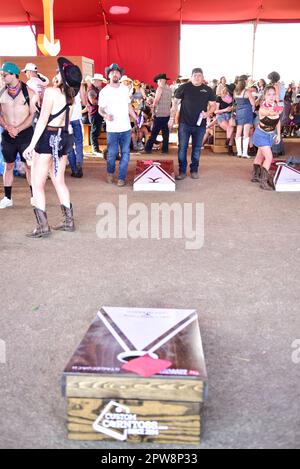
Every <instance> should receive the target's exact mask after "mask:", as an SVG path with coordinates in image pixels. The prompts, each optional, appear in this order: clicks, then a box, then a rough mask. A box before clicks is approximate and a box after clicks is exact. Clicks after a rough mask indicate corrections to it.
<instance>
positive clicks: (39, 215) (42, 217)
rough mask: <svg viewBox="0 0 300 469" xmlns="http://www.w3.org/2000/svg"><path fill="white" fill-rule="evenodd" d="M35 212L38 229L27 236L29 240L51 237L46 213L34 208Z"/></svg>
mask: <svg viewBox="0 0 300 469" xmlns="http://www.w3.org/2000/svg"><path fill="white" fill-rule="evenodd" d="M33 211H34V214H35V217H36V221H37V227H36V228H35V230H33V231H32V233H28V234H27V235H26V236H27V237H28V238H47V237H48V236H50V234H51V230H50V226H49V224H48V219H47V214H46V212H44V211H43V210H40V209H39V208H34V209H33Z"/></svg>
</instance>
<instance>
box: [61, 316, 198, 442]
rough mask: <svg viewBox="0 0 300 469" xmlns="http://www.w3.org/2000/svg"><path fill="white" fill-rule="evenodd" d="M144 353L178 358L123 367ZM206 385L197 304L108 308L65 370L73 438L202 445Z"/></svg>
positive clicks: (68, 416)
mask: <svg viewBox="0 0 300 469" xmlns="http://www.w3.org/2000/svg"><path fill="white" fill-rule="evenodd" d="M145 354H147V357H146V356H145ZM141 356H144V357H143V359H142V360H145V359H146V358H147V359H148V360H150V361H151V362H152V363H153V362H155V363H156V361H159V360H157V359H160V360H161V359H163V360H168V361H169V362H171V364H170V367H169V368H167V369H162V371H160V372H159V373H158V374H155V375H153V376H150V377H147V378H145V377H143V376H140V375H138V374H136V373H132V372H129V371H125V370H124V369H122V366H123V365H124V364H125V363H126V362H128V361H129V362H130V366H132V365H133V364H134V363H135V361H134V359H135V358H136V357H141ZM130 359H133V360H131V361H130ZM206 385H207V374H206V367H205V360H204V354H203V348H202V341H201V335H200V330H199V324H198V315H197V312H196V311H195V310H176V309H137V308H113V307H103V308H101V310H100V311H99V313H98V315H97V318H96V320H95V321H94V322H93V323H92V325H91V326H90V328H89V329H88V331H87V333H86V334H85V336H84V338H83V340H82V342H81V343H80V345H79V347H78V348H77V350H76V351H75V353H74V355H73V356H72V358H71V359H70V361H69V363H68V365H67V366H66V368H65V370H64V373H63V394H64V395H65V396H66V397H67V400H68V410H67V428H68V438H69V439H71V440H94V441H95V440H98V441H102V440H114V441H127V442H132V443H140V442H156V443H182V444H188V443H191V444H194V443H195V444H197V443H199V442H200V430H201V408H202V404H203V401H204V398H205V396H206Z"/></svg>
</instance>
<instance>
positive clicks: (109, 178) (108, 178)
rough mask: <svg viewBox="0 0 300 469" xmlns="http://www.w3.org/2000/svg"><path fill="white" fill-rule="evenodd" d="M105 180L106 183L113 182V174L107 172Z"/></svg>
mask: <svg viewBox="0 0 300 469" xmlns="http://www.w3.org/2000/svg"><path fill="white" fill-rule="evenodd" d="M106 182H107V183H108V184H112V183H113V182H114V175H113V174H110V173H107V176H106Z"/></svg>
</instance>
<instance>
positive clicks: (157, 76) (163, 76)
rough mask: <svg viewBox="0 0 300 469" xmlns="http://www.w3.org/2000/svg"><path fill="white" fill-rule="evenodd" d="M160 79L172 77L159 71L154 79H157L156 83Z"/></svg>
mask: <svg viewBox="0 0 300 469" xmlns="http://www.w3.org/2000/svg"><path fill="white" fill-rule="evenodd" d="M158 80H171V78H168V77H167V75H166V74H165V73H159V74H158V75H156V76H155V77H154V78H153V81H155V83H157V82H158Z"/></svg>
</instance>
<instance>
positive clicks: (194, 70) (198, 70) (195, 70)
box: [192, 67, 203, 75]
mask: <svg viewBox="0 0 300 469" xmlns="http://www.w3.org/2000/svg"><path fill="white" fill-rule="evenodd" d="M194 73H202V74H203V70H202V68H200V67H196V68H194V69H193V71H192V75H194Z"/></svg>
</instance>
